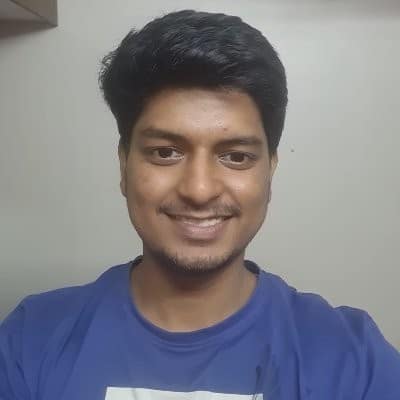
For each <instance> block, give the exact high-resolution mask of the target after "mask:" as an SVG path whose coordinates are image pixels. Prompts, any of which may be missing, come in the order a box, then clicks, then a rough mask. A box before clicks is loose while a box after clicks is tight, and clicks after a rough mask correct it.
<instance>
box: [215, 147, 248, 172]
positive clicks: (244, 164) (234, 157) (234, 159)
mask: <svg viewBox="0 0 400 400" xmlns="http://www.w3.org/2000/svg"><path fill="white" fill-rule="evenodd" d="M219 159H220V160H221V162H222V163H223V164H225V165H227V166H228V167H231V168H236V169H246V168H250V166H251V165H252V164H253V162H254V161H255V159H256V156H255V155H254V154H250V153H244V152H242V151H231V152H229V153H224V154H222V155H221V156H220V157H219Z"/></svg>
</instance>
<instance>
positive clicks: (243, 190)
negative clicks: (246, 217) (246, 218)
mask: <svg viewBox="0 0 400 400" xmlns="http://www.w3.org/2000/svg"><path fill="white" fill-rule="evenodd" d="M230 186H231V190H232V192H233V193H234V196H235V197H236V198H237V200H238V201H239V203H240V205H241V207H242V210H243V211H246V212H247V213H252V214H259V213H260V212H261V213H263V212H264V209H265V208H266V205H267V204H268V195H269V187H268V181H267V179H266V178H265V175H263V176H262V177H261V176H256V177H251V178H247V177H243V179H240V180H235V181H234V182H232V184H231V185H230Z"/></svg>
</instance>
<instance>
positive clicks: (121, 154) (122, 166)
mask: <svg viewBox="0 0 400 400" xmlns="http://www.w3.org/2000/svg"><path fill="white" fill-rule="evenodd" d="M118 158H119V170H120V174H121V180H120V183H119V186H120V188H121V193H122V195H123V196H124V197H126V163H127V158H128V154H127V152H126V150H125V148H124V146H123V145H122V144H121V142H119V145H118Z"/></svg>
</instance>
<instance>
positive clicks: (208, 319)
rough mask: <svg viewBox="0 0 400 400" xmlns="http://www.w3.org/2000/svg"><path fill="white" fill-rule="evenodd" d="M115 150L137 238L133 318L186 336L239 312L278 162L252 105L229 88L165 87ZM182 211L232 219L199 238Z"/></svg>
mask: <svg viewBox="0 0 400 400" xmlns="http://www.w3.org/2000/svg"><path fill="white" fill-rule="evenodd" d="M239 138H241V139H242V140H241V142H240V141H238V139H239ZM243 138H244V139H245V140H243ZM118 153H119V159H120V170H121V184H120V186H121V192H122V194H123V195H124V196H125V197H126V201H127V206H128V211H129V216H130V219H131V222H132V224H133V226H134V228H135V229H136V231H137V233H138V234H139V236H140V237H141V239H142V242H143V260H142V262H141V263H140V264H139V265H138V266H137V267H136V268H135V269H134V270H133V271H132V276H131V278H132V280H131V286H132V296H133V300H134V302H135V304H136V307H137V308H138V310H139V312H140V313H141V314H142V315H143V316H144V317H145V318H146V319H148V320H149V321H151V322H152V323H153V324H155V325H157V326H159V327H160V328H163V329H166V330H168V331H174V332H176V331H180V332H187V331H194V330H197V329H201V328H205V327H208V326H211V325H214V324H215V323H218V322H219V321H221V320H223V319H225V318H226V317H228V316H229V315H231V314H232V313H234V312H235V311H237V310H238V309H240V308H241V307H242V306H243V305H244V304H245V303H246V302H247V301H248V299H249V297H250V296H251V294H252V292H253V290H254V287H255V285H256V279H257V278H256V276H255V275H254V274H253V273H251V272H249V271H248V270H247V269H246V268H245V267H244V256H245V249H246V247H247V245H248V244H249V242H250V241H251V240H252V238H253V237H254V236H255V234H256V233H257V232H258V230H259V229H260V227H261V225H262V223H263V221H264V219H265V216H266V213H267V208H268V204H269V201H270V198H271V196H270V195H271V191H270V188H271V180H272V176H273V173H274V171H275V168H276V165H277V161H278V160H277V157H276V156H273V157H270V156H269V153H268V145H267V140H266V135H265V131H264V127H263V123H262V120H261V116H260V113H259V110H258V108H257V106H256V104H255V103H254V102H253V100H252V99H251V98H250V97H249V96H248V95H247V94H244V93H241V92H238V91H233V90H230V91H228V90H208V89H200V88H167V89H164V90H162V91H160V92H158V93H157V94H156V95H154V96H153V97H152V98H151V99H150V100H149V101H148V102H147V104H146V107H145V108H144V110H143V112H142V114H141V115H140V117H139V119H138V120H137V122H136V124H135V126H134V128H133V130H132V137H131V144H130V148H129V149H125V148H123V147H122V146H121V145H120V147H119V151H118ZM182 215H184V216H186V217H187V216H191V217H196V218H197V217H198V218H203V217H209V216H221V215H223V216H224V217H228V216H229V218H227V219H225V220H224V222H223V225H221V226H223V228H221V229H220V230H218V231H217V233H216V234H211V236H210V235H208V234H206V235H205V236H204V235H203V234H202V231H201V229H200V231H201V232H200V234H198V231H196V227H195V228H193V225H190V224H189V225H187V222H188V221H187V220H185V221H186V222H185V223H183V222H182V220H179V221H178V219H177V218H178V217H179V216H182ZM196 221H197V220H196ZM189 222H190V221H189ZM191 222H193V221H191ZM188 226H189V231H187V229H188V228H187V227H188ZM192 229H195V230H194V233H193V231H192Z"/></svg>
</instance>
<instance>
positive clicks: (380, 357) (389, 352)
mask: <svg viewBox="0 0 400 400" xmlns="http://www.w3.org/2000/svg"><path fill="white" fill-rule="evenodd" d="M266 279H267V280H268V281H269V282H270V288H271V292H272V293H271V296H273V297H274V298H273V299H272V300H271V301H272V303H273V304H275V306H274V307H273V308H274V309H276V310H279V313H280V314H282V315H285V317H284V318H285V322H284V323H281V329H283V330H286V332H289V333H288V335H290V339H288V341H289V342H291V341H293V342H295V346H296V347H297V351H298V354H299V360H300V363H301V367H302V371H303V373H304V376H305V379H306V381H307V382H312V381H313V382H319V384H318V387H322V386H324V387H326V388H327V387H331V390H341V392H340V393H345V392H346V391H347V392H348V393H354V396H353V398H355V399H358V398H363V399H367V400H370V399H371V400H372V399H376V398H380V399H390V400H392V399H395V398H396V399H397V398H400V383H399V380H398V377H399V376H400V355H399V353H398V351H397V350H396V349H395V348H394V347H393V346H392V345H390V344H389V343H388V342H387V341H386V339H385V338H384V336H383V335H382V333H381V332H380V330H379V328H378V327H377V325H376V324H375V322H374V321H373V319H372V318H371V316H370V315H369V314H368V313H367V312H366V311H363V310H361V309H358V308H353V307H348V306H340V307H334V306H332V305H331V304H329V302H328V301H326V300H325V299H324V298H323V297H321V296H320V295H317V294H314V293H303V292H299V291H297V290H296V289H294V288H293V287H291V286H289V285H287V283H285V282H284V281H283V280H282V279H281V278H280V277H278V276H275V275H273V274H269V273H266ZM295 346H294V347H295ZM335 380H336V386H335V387H336V389H335V388H334V387H333V386H332V385H333V383H334V381H335ZM342 391H343V392H342ZM320 395H322V393H320ZM386 395H387V396H386ZM397 396H399V397H397ZM338 397H340V396H338Z"/></svg>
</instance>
